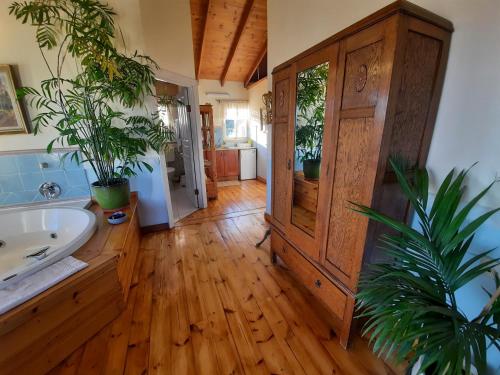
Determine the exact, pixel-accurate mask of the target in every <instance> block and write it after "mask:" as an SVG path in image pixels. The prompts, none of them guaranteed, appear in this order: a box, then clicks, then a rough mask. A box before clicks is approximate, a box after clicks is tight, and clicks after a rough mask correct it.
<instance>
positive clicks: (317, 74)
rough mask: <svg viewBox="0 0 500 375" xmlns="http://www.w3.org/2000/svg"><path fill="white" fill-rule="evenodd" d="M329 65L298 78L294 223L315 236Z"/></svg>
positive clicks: (310, 70) (321, 66)
mask: <svg viewBox="0 0 500 375" xmlns="http://www.w3.org/2000/svg"><path fill="white" fill-rule="evenodd" d="M327 83H328V63H327V62H326V63H323V64H320V65H316V66H313V67H312V68H309V69H306V70H304V71H302V72H299V73H298V74H297V98H296V99H297V105H296V109H295V155H294V158H295V161H294V178H293V205H292V222H293V223H294V225H296V226H298V227H299V228H301V229H302V230H304V231H305V232H307V233H308V234H310V235H311V236H313V235H314V229H315V224H316V211H317V206H318V190H319V175H320V168H321V153H322V146H323V127H324V124H325V101H326V87H327Z"/></svg>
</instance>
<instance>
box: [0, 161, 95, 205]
mask: <svg viewBox="0 0 500 375" xmlns="http://www.w3.org/2000/svg"><path fill="white" fill-rule="evenodd" d="M63 155H64V152H53V153H51V154H47V153H22V154H17V155H12V154H9V155H0V207H2V206H10V205H15V204H26V203H32V202H40V201H44V200H45V198H44V197H43V196H42V195H41V194H40V193H39V192H38V187H39V186H40V185H41V184H42V183H44V182H55V183H57V184H59V186H61V189H62V193H61V196H60V197H59V199H75V198H88V197H90V188H89V183H88V180H87V176H86V173H85V170H84V169H83V167H82V166H79V165H78V164H77V163H76V162H74V161H73V160H71V159H70V158H63ZM41 163H47V165H48V166H47V168H41V166H40V165H41Z"/></svg>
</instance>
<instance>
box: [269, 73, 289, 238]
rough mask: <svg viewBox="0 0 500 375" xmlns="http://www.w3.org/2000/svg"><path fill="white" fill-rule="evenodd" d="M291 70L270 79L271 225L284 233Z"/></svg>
mask: <svg viewBox="0 0 500 375" xmlns="http://www.w3.org/2000/svg"><path fill="white" fill-rule="evenodd" d="M289 73H290V69H285V70H283V71H281V72H280V73H278V74H275V75H274V76H273V85H274V87H273V129H272V131H273V144H272V168H273V179H272V187H271V194H272V197H271V212H272V218H273V223H274V224H275V225H277V226H279V227H280V229H282V230H284V228H285V226H286V224H287V222H288V220H289V217H288V214H289V212H288V210H289V208H288V207H289V202H288V201H287V199H288V197H289V192H288V190H289V184H288V176H289V167H290V165H289V163H291V157H290V155H289V153H290V151H289V142H288V139H289V132H290V126H291V125H290V121H289V116H290V114H289V113H290V77H289Z"/></svg>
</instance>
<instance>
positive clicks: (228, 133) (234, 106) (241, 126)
mask: <svg viewBox="0 0 500 375" xmlns="http://www.w3.org/2000/svg"><path fill="white" fill-rule="evenodd" d="M222 106H223V109H224V110H223V114H224V137H225V138H246V137H247V127H248V118H249V110H248V102H229V101H228V102H222Z"/></svg>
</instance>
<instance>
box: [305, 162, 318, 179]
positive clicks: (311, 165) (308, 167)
mask: <svg viewBox="0 0 500 375" xmlns="http://www.w3.org/2000/svg"><path fill="white" fill-rule="evenodd" d="M302 166H303V169H304V178H305V179H306V180H319V171H320V167H321V159H309V160H304V161H303V162H302Z"/></svg>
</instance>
